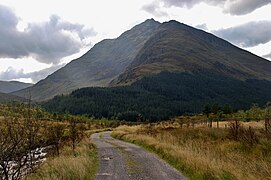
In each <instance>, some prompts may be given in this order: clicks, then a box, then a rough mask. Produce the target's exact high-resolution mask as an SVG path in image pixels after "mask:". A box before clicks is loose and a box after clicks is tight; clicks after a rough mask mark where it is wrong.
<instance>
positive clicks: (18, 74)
mask: <svg viewBox="0 0 271 180" xmlns="http://www.w3.org/2000/svg"><path fill="white" fill-rule="evenodd" d="M63 66H64V64H61V65H53V66H51V67H49V68H46V69H43V70H40V71H35V72H30V73H24V70H23V69H19V70H18V69H14V68H12V67H9V68H8V69H7V70H5V71H3V72H0V79H2V80H4V81H11V80H14V79H20V78H30V79H31V80H32V82H33V83H36V82H38V81H40V80H41V79H44V78H46V77H47V76H48V75H50V74H52V73H53V72H55V71H56V70H58V69H60V68H62V67H63Z"/></svg>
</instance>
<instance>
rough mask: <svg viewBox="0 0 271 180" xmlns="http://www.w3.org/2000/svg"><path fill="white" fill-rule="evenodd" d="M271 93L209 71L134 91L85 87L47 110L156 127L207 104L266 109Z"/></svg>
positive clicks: (266, 86) (144, 82) (143, 83)
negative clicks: (145, 122) (154, 124)
mask: <svg viewBox="0 0 271 180" xmlns="http://www.w3.org/2000/svg"><path fill="white" fill-rule="evenodd" d="M270 94H271V82H270V81H265V80H246V81H241V80H237V79H234V78H230V77H226V76H223V75H221V74H219V73H214V72H212V73H211V72H205V71H197V72H193V73H176V72H161V73H160V74H157V75H154V76H149V77H144V78H143V79H141V80H139V81H137V82H135V83H133V84H132V85H131V86H123V87H111V88H99V87H91V88H82V89H79V90H76V91H74V92H72V93H71V94H70V95H61V96H56V97H54V98H53V99H52V100H49V101H47V102H45V103H43V107H44V108H45V109H46V110H48V111H51V112H58V113H71V114H75V115H78V114H85V115H88V116H94V117H96V118H102V117H104V118H109V119H119V120H128V121H151V122H155V121H160V120H165V119H169V118H170V117H174V116H178V115H184V114H196V113H199V112H202V111H203V110H204V106H205V105H206V104H219V105H220V106H225V105H228V106H230V107H232V109H234V110H237V109H248V108H249V107H250V106H251V105H252V104H253V103H258V104H259V105H260V106H262V105H264V104H265V103H266V102H267V101H270V100H271V97H270Z"/></svg>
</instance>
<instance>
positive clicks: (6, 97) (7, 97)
mask: <svg viewBox="0 0 271 180" xmlns="http://www.w3.org/2000/svg"><path fill="white" fill-rule="evenodd" d="M12 101H18V102H26V101H27V100H26V99H24V98H22V97H18V96H15V95H11V94H6V93H1V92H0V103H6V102H12Z"/></svg>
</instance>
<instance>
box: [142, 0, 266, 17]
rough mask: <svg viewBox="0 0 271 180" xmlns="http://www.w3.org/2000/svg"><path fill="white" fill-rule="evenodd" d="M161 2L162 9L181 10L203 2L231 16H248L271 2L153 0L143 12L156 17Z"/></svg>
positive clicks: (254, 0)
mask: <svg viewBox="0 0 271 180" xmlns="http://www.w3.org/2000/svg"><path fill="white" fill-rule="evenodd" d="M161 2H162V3H163V6H164V7H172V6H173V7H181V8H192V7H194V6H195V5H197V4H199V3H201V2H204V3H206V4H209V5H212V6H221V8H222V9H223V12H224V13H229V14H231V15H244V14H248V13H251V12H253V11H254V10H256V9H258V8H260V7H262V6H265V5H268V4H271V0H159V1H158V0H154V1H153V2H152V3H150V4H148V5H145V6H144V7H143V10H145V11H147V12H149V13H152V14H154V15H156V13H157V12H159V7H160V3H161Z"/></svg>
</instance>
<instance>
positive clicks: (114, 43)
mask: <svg viewBox="0 0 271 180" xmlns="http://www.w3.org/2000/svg"><path fill="white" fill-rule="evenodd" d="M158 26H160V23H159V22H156V21H154V20H153V19H150V20H146V21H145V22H143V23H141V24H139V25H137V26H135V27H134V28H132V29H131V30H129V31H126V32H124V33H123V34H122V35H121V36H120V37H118V38H116V39H106V40H103V41H101V42H99V43H98V44H96V45H95V46H94V47H93V48H92V49H91V50H90V51H88V52H87V53H86V54H85V55H83V56H82V57H80V58H78V59H76V60H73V61H72V62H70V63H69V64H67V65H66V66H65V67H63V68H61V69H60V70H58V71H56V72H55V73H53V74H51V75H50V76H48V77H47V78H46V79H44V80H41V81H40V82H38V83H37V84H35V85H34V86H33V87H30V88H27V89H24V90H21V91H18V92H16V93H14V94H15V95H18V96H22V97H25V94H27V93H26V92H29V91H30V92H31V95H32V98H33V100H36V101H43V100H47V99H50V98H53V97H54V96H55V95H59V94H67V93H71V92H72V91H73V90H75V89H78V88H82V87H94V86H99V87H106V86H108V84H109V83H110V82H111V81H112V80H113V79H115V78H116V77H118V75H119V74H121V73H123V72H124V71H125V69H126V68H127V67H128V66H129V65H130V64H131V62H132V61H133V60H134V58H135V56H136V55H137V54H138V52H139V51H140V49H141V48H142V47H143V46H144V44H145V42H146V41H147V40H148V39H149V38H150V37H151V36H152V35H153V34H154V32H155V29H156V28H158Z"/></svg>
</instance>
